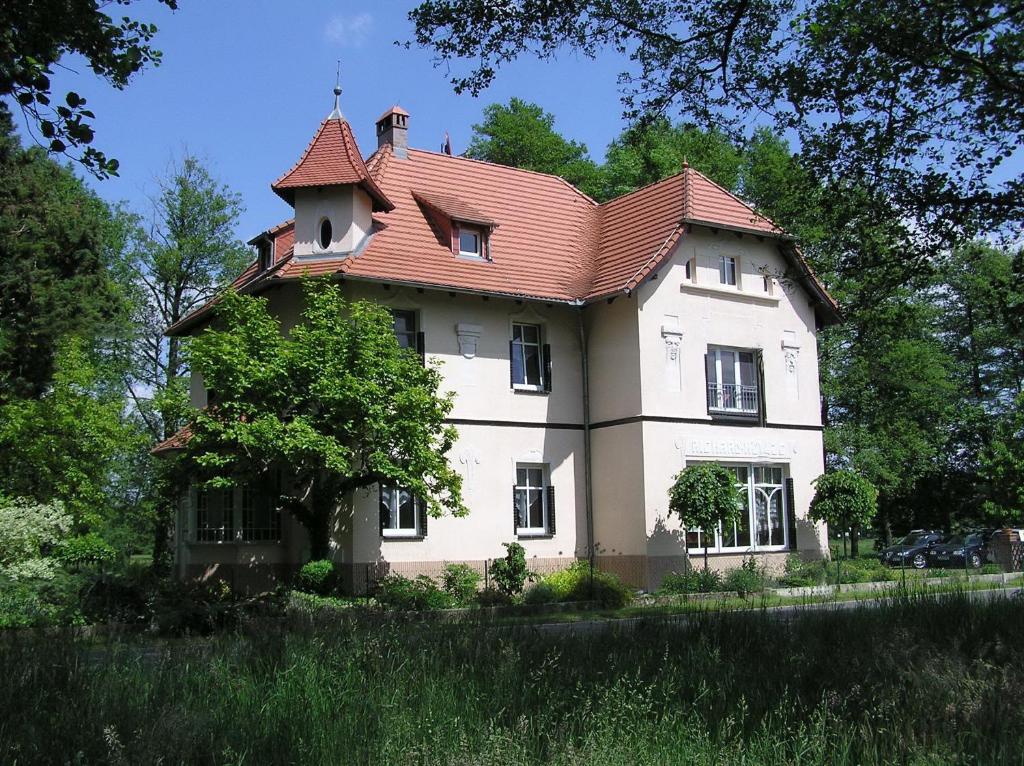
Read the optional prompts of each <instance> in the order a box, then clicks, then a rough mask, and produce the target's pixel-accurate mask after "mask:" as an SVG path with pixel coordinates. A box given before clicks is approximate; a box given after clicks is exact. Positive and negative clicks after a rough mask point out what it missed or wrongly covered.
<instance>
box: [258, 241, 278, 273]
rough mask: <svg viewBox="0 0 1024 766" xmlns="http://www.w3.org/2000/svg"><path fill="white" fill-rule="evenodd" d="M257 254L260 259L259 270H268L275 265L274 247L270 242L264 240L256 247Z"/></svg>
mask: <svg viewBox="0 0 1024 766" xmlns="http://www.w3.org/2000/svg"><path fill="white" fill-rule="evenodd" d="M256 253H257V256H258V258H259V269H260V271H263V270H264V269H268V268H270V267H271V265H273V263H274V246H273V245H272V244H271V242H270V240H267V239H264V240H263V241H261V242H260V243H259V244H258V245H257V246H256Z"/></svg>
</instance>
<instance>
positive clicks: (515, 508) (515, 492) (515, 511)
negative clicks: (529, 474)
mask: <svg viewBox="0 0 1024 766" xmlns="http://www.w3.org/2000/svg"><path fill="white" fill-rule="evenodd" d="M512 531H513V532H519V489H518V487H516V485H515V484H513V485H512Z"/></svg>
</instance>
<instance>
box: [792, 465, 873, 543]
mask: <svg viewBox="0 0 1024 766" xmlns="http://www.w3.org/2000/svg"><path fill="white" fill-rule="evenodd" d="M814 487H815V489H814V497H813V498H812V500H811V507H810V510H809V511H808V514H807V516H808V518H810V519H811V520H812V521H823V522H825V523H826V524H828V525H829V527H831V528H832V529H833V530H843V531H848V530H851V529H860V528H863V527H866V526H868V525H869V524H870V523H871V520H872V519H873V518H874V516H875V513H876V511H877V510H878V491H877V490H876V489H875V487H874V485H873V484H872V483H871V482H870V481H868V480H867V479H865V478H864V477H863V476H861V475H859V474H857V473H855V472H854V471H830V472H829V473H824V474H822V475H821V476H819V477H818V478H817V479H815V480H814Z"/></svg>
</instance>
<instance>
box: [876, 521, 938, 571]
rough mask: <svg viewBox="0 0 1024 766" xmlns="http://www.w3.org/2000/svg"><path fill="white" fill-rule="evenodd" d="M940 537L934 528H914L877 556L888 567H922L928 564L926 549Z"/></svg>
mask: <svg viewBox="0 0 1024 766" xmlns="http://www.w3.org/2000/svg"><path fill="white" fill-rule="evenodd" d="M941 539H942V533H941V532H936V531H935V530H934V529H915V530H912V531H911V532H910V534H908V535H907V536H906V537H904V538H903V539H902V540H897V541H896V542H895V543H893V544H892V545H890V546H889V547H888V548H883V549H882V550H881V551H879V552H878V558H879V559H881V561H882V563H883V564H885V565H886V566H890V567H899V566H907V567H913V568H914V569H924V568H925V567H927V566H928V551H929V550H930V549H931V548H932V546H933V545H936V544H937V543H938V542H939V540H941Z"/></svg>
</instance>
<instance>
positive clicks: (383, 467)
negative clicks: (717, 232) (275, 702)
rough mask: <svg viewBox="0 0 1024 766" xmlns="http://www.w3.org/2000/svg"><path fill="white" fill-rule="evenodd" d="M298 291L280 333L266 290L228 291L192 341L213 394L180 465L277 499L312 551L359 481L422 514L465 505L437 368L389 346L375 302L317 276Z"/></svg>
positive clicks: (194, 360)
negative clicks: (294, 314) (403, 498)
mask: <svg viewBox="0 0 1024 766" xmlns="http://www.w3.org/2000/svg"><path fill="white" fill-rule="evenodd" d="M304 298H305V306H304V309H303V311H302V314H301V317H300V319H299V322H298V323H297V324H296V325H295V326H294V327H292V328H291V329H290V330H289V333H288V335H287V336H286V335H284V334H283V333H282V328H281V324H280V322H279V321H278V320H277V319H275V318H274V317H272V316H271V315H270V313H269V311H268V309H267V303H266V300H265V299H261V298H254V297H248V296H241V295H238V294H235V293H231V292H229V293H227V294H226V295H225V296H224V299H223V301H222V302H221V303H220V305H219V306H218V310H217V317H218V324H217V326H216V327H213V328H208V329H206V330H204V331H203V332H202V333H201V334H199V335H198V336H197V337H196V338H195V339H194V340H193V341H192V343H191V347H190V352H189V356H190V360H191V364H192V368H193V370H194V371H195V372H196V373H198V374H199V375H201V376H202V378H203V381H204V383H205V384H206V386H207V387H208V388H209V389H210V390H213V391H215V392H216V400H215V404H214V405H213V406H210V407H207V408H205V409H203V410H201V411H198V412H196V413H194V420H193V423H192V433H193V435H192V438H191V440H190V441H189V444H188V448H187V452H186V466H187V467H188V468H189V469H190V470H191V472H193V473H194V474H195V475H196V476H197V477H198V478H199V479H200V480H202V481H204V482H205V483H206V484H208V485H210V486H231V485H234V484H236V483H238V482H240V481H248V482H252V483H254V484H255V485H256V486H259V487H260V488H261V489H262V490H263V491H264V492H266V493H267V494H268V495H269V496H272V497H276V498H278V507H279V508H280V509H282V510H285V511H288V512H291V513H292V514H294V515H295V517H296V518H297V519H298V520H299V521H300V522H301V523H303V524H304V525H305V527H306V529H307V530H308V531H309V535H310V540H311V546H312V557H313V558H314V559H318V558H326V556H327V553H328V542H329V539H330V531H331V526H330V525H331V520H332V518H333V516H334V513H335V510H336V508H337V507H338V506H339V505H340V504H343V503H344V502H345V501H346V500H347V499H348V498H349V496H350V494H351V493H352V492H354V491H355V490H358V489H362V488H365V487H370V486H372V485H375V484H379V483H385V484H390V485H396V486H401V487H406V488H408V489H409V490H410V491H412V493H413V494H414V495H416V496H417V497H420V498H421V499H422V500H423V501H424V502H425V503H426V507H427V511H428V513H430V514H431V515H434V516H437V515H440V514H442V513H443V512H444V511H449V512H452V513H454V514H456V515H461V514H464V513H466V508H465V506H464V505H463V502H462V493H461V490H462V479H461V477H460V476H459V474H458V473H456V472H455V471H454V470H453V469H452V468H451V466H450V465H449V463H448V457H447V456H448V452H449V451H450V450H451V448H452V445H453V444H454V442H455V438H456V432H455V430H454V429H453V428H452V427H451V426H448V425H446V424H445V417H446V416H447V415H448V413H449V412H450V411H451V407H452V399H451V397H450V396H441V395H440V394H439V393H438V391H439V388H440V384H441V375H440V372H439V371H438V370H437V369H435V368H434V367H431V366H425V365H423V364H422V362H421V360H420V358H419V357H418V356H417V355H416V354H415V353H414V352H412V351H409V350H403V349H401V348H399V346H398V342H397V340H396V339H395V335H394V332H393V329H392V319H391V316H390V314H389V313H388V311H387V310H386V309H385V308H383V307H381V306H379V305H377V304H374V303H368V302H361V301H357V302H347V301H345V300H344V299H343V297H342V294H341V291H340V288H339V287H338V286H337V285H332V284H329V283H326V282H317V281H309V282H308V283H307V284H306V287H305V290H304ZM278 476H280V479H281V485H280V486H277V485H276V481H277V478H278Z"/></svg>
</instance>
